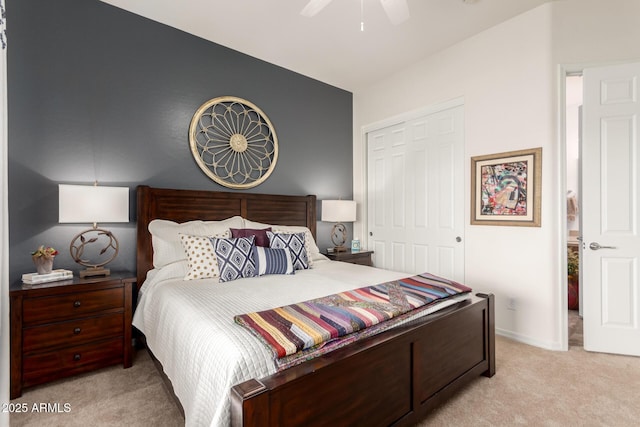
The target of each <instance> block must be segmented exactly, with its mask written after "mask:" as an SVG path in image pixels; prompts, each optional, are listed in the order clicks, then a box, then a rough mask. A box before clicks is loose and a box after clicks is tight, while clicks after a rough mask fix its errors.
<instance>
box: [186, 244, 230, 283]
mask: <svg viewBox="0 0 640 427" xmlns="http://www.w3.org/2000/svg"><path fill="white" fill-rule="evenodd" d="M179 236H180V243H181V244H182V247H183V248H184V251H185V253H186V254H187V262H188V264H189V271H187V274H186V275H185V276H184V280H196V279H207V278H211V277H218V276H220V271H219V270H218V260H217V258H216V254H215V251H214V250H213V241H214V240H215V239H216V238H225V237H228V234H227V232H225V233H221V234H217V235H215V236H192V235H190V234H182V233H179Z"/></svg>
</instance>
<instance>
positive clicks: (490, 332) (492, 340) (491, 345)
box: [476, 294, 496, 378]
mask: <svg viewBox="0 0 640 427" xmlns="http://www.w3.org/2000/svg"><path fill="white" fill-rule="evenodd" d="M476 296H478V297H480V298H485V299H486V300H487V304H488V305H489V307H488V308H489V309H488V310H487V316H488V318H487V322H486V326H487V330H486V331H485V335H486V338H485V340H486V341H485V342H486V343H487V348H486V350H485V351H486V357H487V360H488V361H489V369H487V370H486V372H484V373H483V374H482V375H484V376H485V377H489V378H491V377H492V376H494V375H495V374H496V319H495V317H496V315H495V303H496V302H495V296H494V295H493V294H476Z"/></svg>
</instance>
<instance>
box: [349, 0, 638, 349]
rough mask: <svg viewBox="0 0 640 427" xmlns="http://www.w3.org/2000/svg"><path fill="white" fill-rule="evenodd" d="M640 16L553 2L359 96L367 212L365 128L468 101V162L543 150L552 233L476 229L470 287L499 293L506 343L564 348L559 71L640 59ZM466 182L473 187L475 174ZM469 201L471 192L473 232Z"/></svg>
mask: <svg viewBox="0 0 640 427" xmlns="http://www.w3.org/2000/svg"><path fill="white" fill-rule="evenodd" d="M639 8H640V2H639V1H637V0H562V1H557V2H552V3H547V4H545V5H542V6H540V7H538V8H536V9H534V10H531V11H529V12H527V13H525V14H522V15H520V16H517V17H515V18H513V19H511V20H509V21H507V22H504V23H502V24H500V25H497V26H495V27H493V28H491V29H489V30H487V31H485V32H483V33H481V34H479V35H477V36H474V37H472V38H470V39H468V40H466V41H463V42H461V43H459V44H457V45H455V46H453V47H451V48H448V49H446V50H444V51H442V52H440V53H438V54H436V55H433V56H431V57H429V58H427V59H425V60H423V61H421V62H419V63H417V64H416V65H415V66H413V67H411V68H408V69H405V70H401V71H400V72H398V73H397V74H395V75H393V76H391V77H389V78H387V79H386V80H384V81H381V82H378V83H377V84H376V85H374V86H372V87H370V88H368V89H367V90H365V91H362V92H359V93H356V94H354V197H356V199H357V200H358V201H359V202H360V203H359V205H362V201H363V198H364V191H365V183H366V171H365V165H364V163H363V160H364V153H365V150H364V144H363V138H362V134H361V128H362V127H363V126H366V125H369V124H371V123H375V122H378V121H381V120H383V119H386V118H388V117H392V116H396V115H398V114H401V113H404V112H407V111H411V110H414V109H418V108H422V107H425V106H429V105H432V104H437V103H439V102H443V101H446V100H449V99H452V98H456V97H460V96H462V97H464V100H465V120H466V123H465V141H466V142H465V144H466V148H465V156H466V162H467V164H469V162H470V160H469V159H470V157H472V156H476V155H482V154H490V153H498V152H502V151H511V150H518V149H524V148H533V147H542V148H543V170H542V175H543V177H542V227H540V228H529V227H489V226H471V225H467V226H466V229H465V236H464V237H465V242H466V249H465V251H466V252H465V260H466V270H465V276H466V279H465V280H466V282H467V284H469V285H470V286H472V287H473V288H474V291H484V292H492V293H494V294H495V295H496V328H497V331H498V333H501V334H503V335H507V336H512V337H513V338H516V339H518V340H520V341H524V342H528V343H530V344H534V345H538V346H541V347H545V348H551V349H561V348H563V345H564V344H563V342H562V341H563V331H562V329H563V324H562V322H563V320H562V305H563V303H564V302H565V301H566V297H565V300H562V293H563V283H562V280H563V279H562V277H563V275H565V274H564V273H563V272H564V268H565V267H564V261H563V255H562V252H564V249H562V248H563V247H564V246H563V245H562V242H563V240H562V239H563V237H562V236H561V232H562V227H563V226H564V222H565V221H566V219H565V218H563V215H562V212H563V208H562V204H563V203H564V201H565V193H564V188H563V182H564V176H562V175H564V170H565V167H566V166H565V164H564V162H563V160H564V154H561V152H562V151H561V150H564V147H563V146H562V142H561V138H560V137H559V135H560V133H559V130H558V129H559V127H558V122H559V116H560V115H559V111H560V106H559V105H560V104H559V102H558V100H559V94H558V93H559V91H558V85H559V76H560V75H559V72H558V69H559V67H558V66H559V65H560V64H575V63H585V64H590V63H598V62H602V61H617V60H625V59H630V58H634V57H635V58H640V44H639V43H637V40H640V26H639V25H637V22H638V21H637V19H638V16H640V9H639ZM634 24H635V25H634ZM623 33H626V34H627V36H623ZM634 40H635V42H634ZM612 44H615V47H614V48H613V49H610V47H611V45H612ZM465 175H466V176H465V179H466V182H467V183H468V182H469V181H470V178H469V168H467V170H466V172H465ZM469 191H470V189H469V184H467V188H466V190H465V199H466V207H465V210H466V212H465V215H466V219H467V221H466V223H467V224H469V209H470V208H469V197H470V193H469ZM361 217H362V216H359V218H361ZM355 232H356V233H358V234H360V235H364V225H363V224H362V223H357V224H356V231H355ZM509 298H515V299H516V310H515V311H513V310H508V309H507V302H508V300H509ZM565 311H566V310H565ZM565 333H566V332H565Z"/></svg>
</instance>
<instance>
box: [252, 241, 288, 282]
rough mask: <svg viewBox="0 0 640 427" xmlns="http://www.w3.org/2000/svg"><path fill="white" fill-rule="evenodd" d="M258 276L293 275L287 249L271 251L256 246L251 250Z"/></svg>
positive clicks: (270, 249)
mask: <svg viewBox="0 0 640 427" xmlns="http://www.w3.org/2000/svg"><path fill="white" fill-rule="evenodd" d="M253 260H254V261H255V263H256V272H257V275H258V276H264V275H265V274H294V273H295V271H294V269H293V261H292V260H291V251H290V250H288V249H272V248H263V247H262V246H256V247H255V248H254V250H253Z"/></svg>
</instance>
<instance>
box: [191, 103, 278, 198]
mask: <svg viewBox="0 0 640 427" xmlns="http://www.w3.org/2000/svg"><path fill="white" fill-rule="evenodd" d="M189 144H190V146H191V153H192V154H193V157H194V158H195V160H196V163H198V166H200V169H202V171H203V172H204V173H205V174H207V175H208V176H209V178H211V179H212V180H214V181H215V182H217V183H218V184H220V185H224V186H225V187H228V188H235V189H246V188H252V187H255V186H256V185H259V184H261V183H262V182H264V181H265V180H266V179H267V178H268V177H269V175H271V172H273V169H274V168H275V166H276V162H277V160H278V137H277V136H276V132H275V129H274V128H273V125H272V124H271V122H270V121H269V118H268V117H267V116H266V115H265V114H264V113H263V112H262V110H260V108H258V107H257V106H255V105H254V104H252V103H251V102H249V101H247V100H245V99H242V98H236V97H233V96H221V97H218V98H214V99H211V100H209V101H207V102H205V103H204V104H202V105H201V106H200V108H198V110H197V111H196V113H195V114H194V115H193V118H192V119H191V125H190V126H189Z"/></svg>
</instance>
